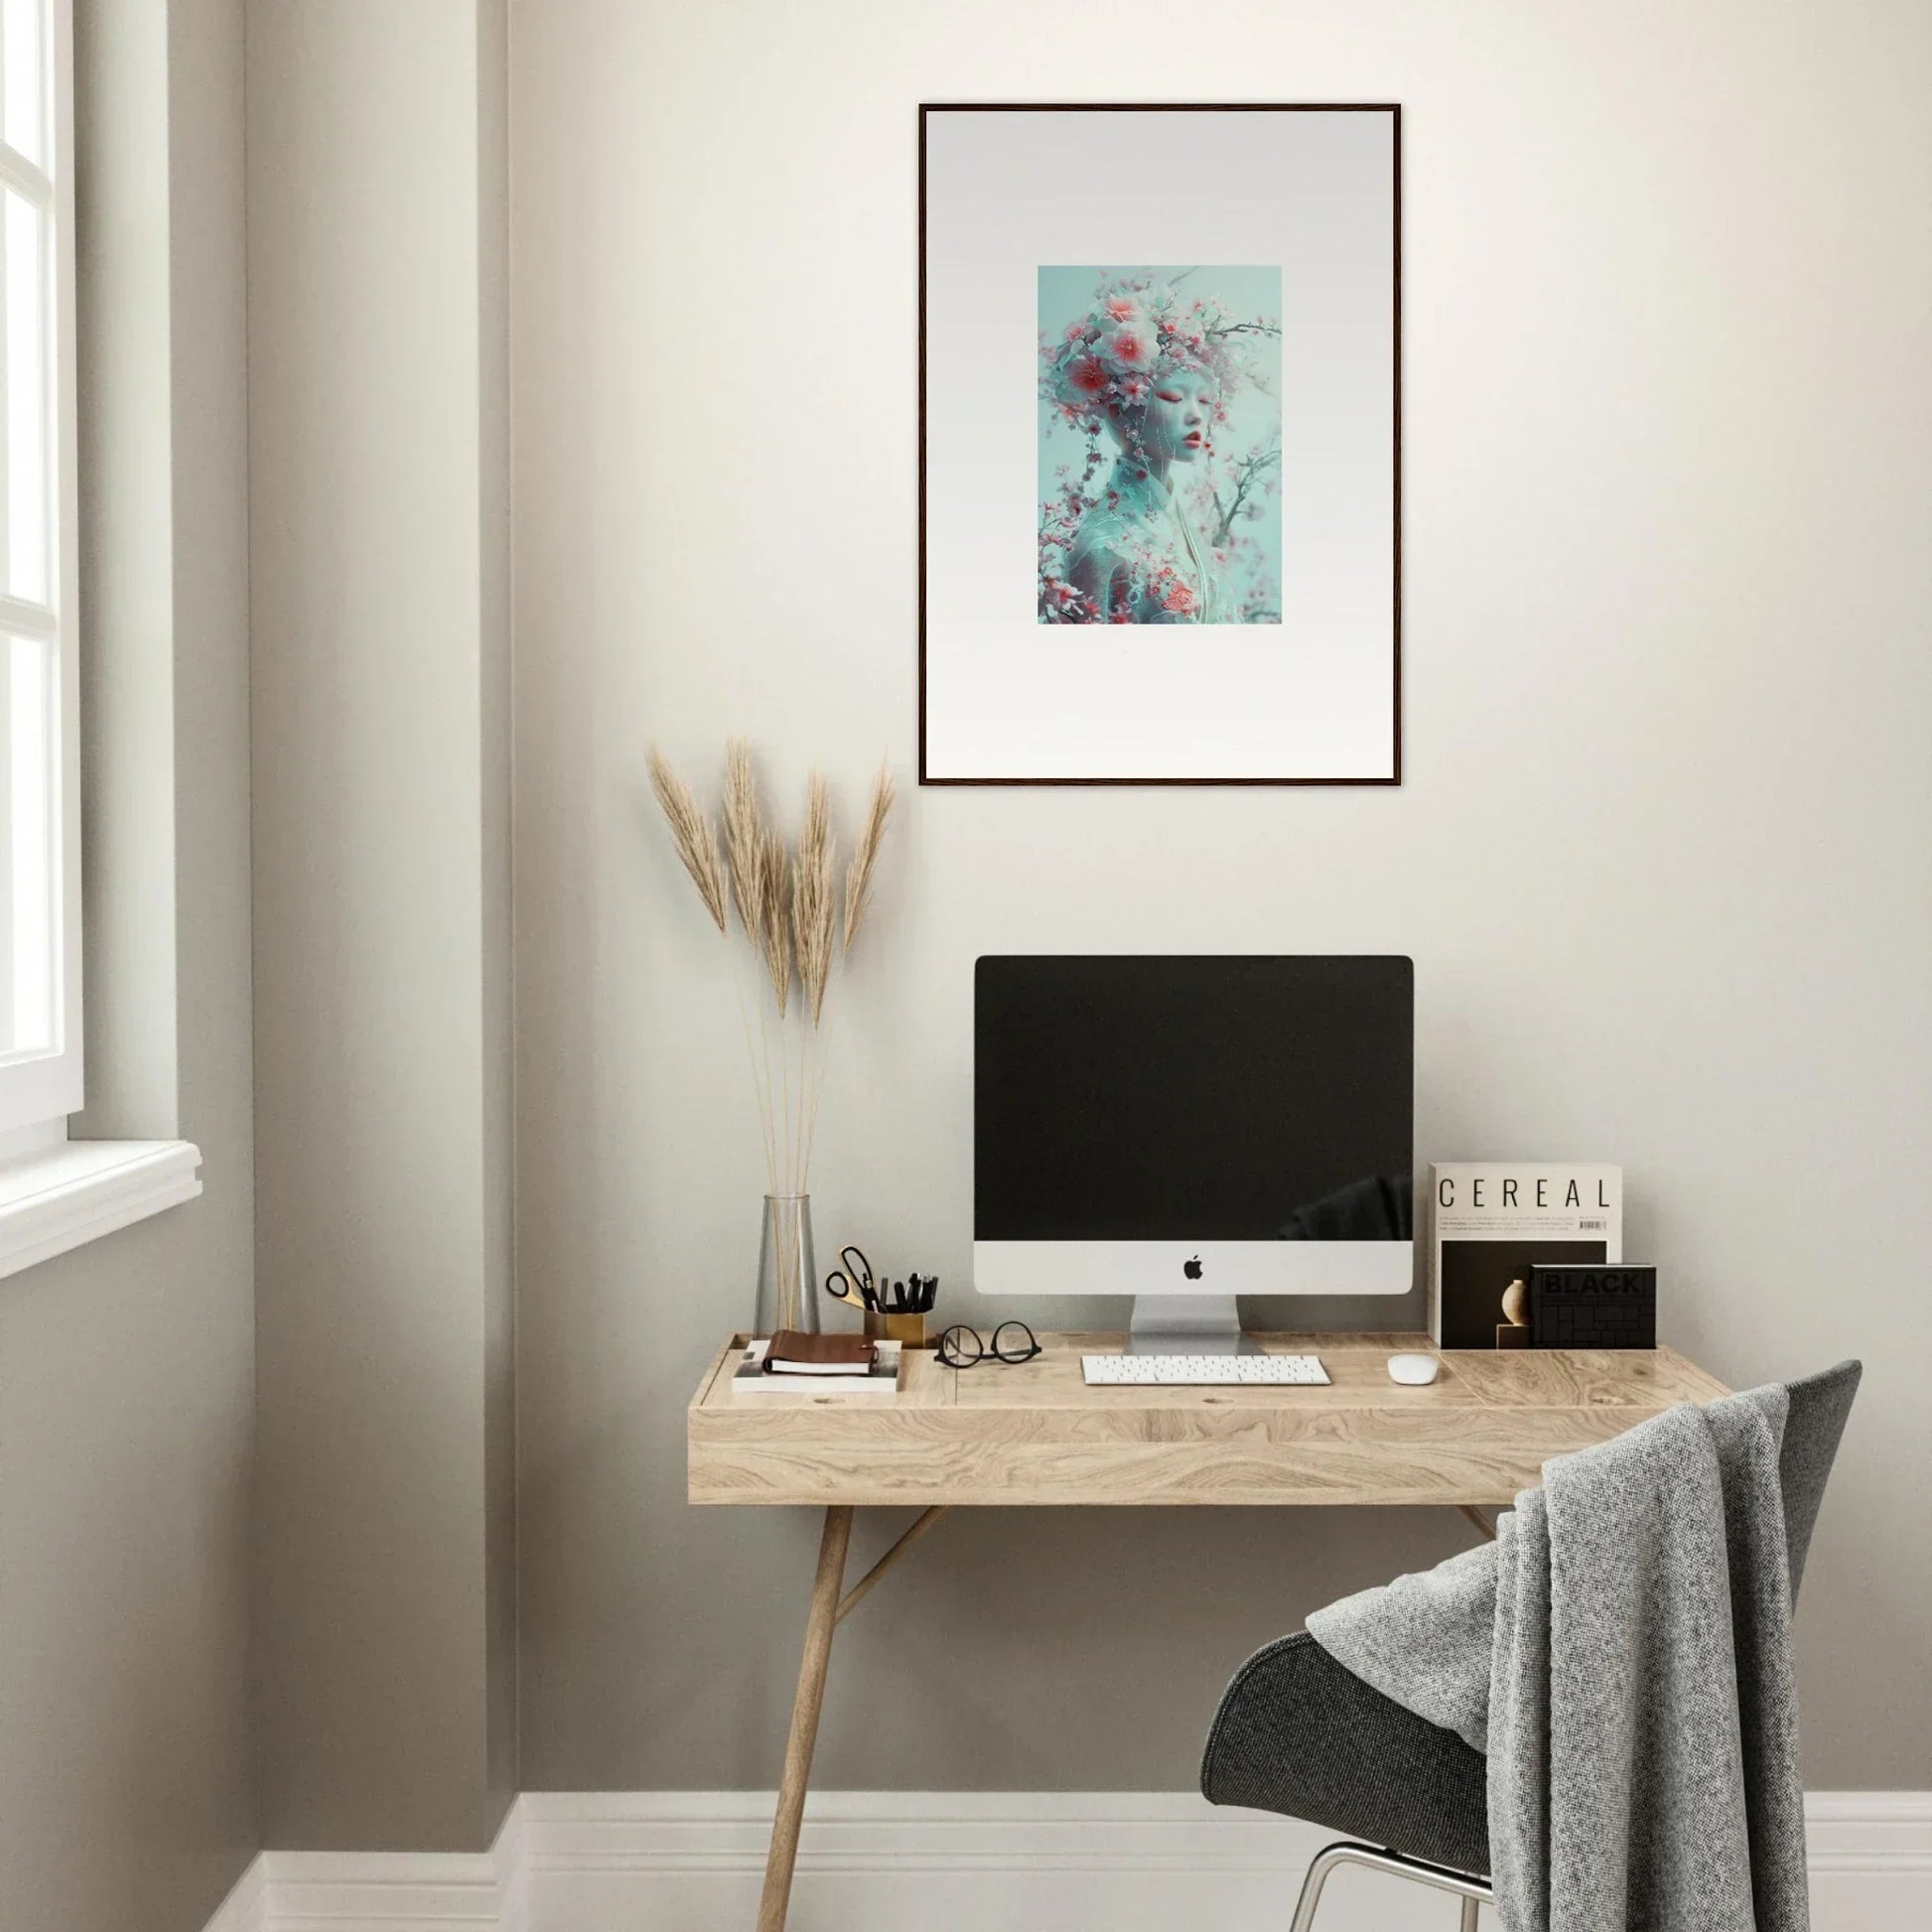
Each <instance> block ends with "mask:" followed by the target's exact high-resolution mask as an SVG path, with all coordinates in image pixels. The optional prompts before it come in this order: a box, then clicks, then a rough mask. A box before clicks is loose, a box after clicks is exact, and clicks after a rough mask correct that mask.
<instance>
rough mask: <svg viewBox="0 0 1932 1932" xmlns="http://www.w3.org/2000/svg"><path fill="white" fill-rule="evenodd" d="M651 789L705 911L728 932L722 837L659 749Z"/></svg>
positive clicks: (654, 753) (654, 751) (652, 758)
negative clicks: (720, 850) (719, 848)
mask: <svg viewBox="0 0 1932 1932" xmlns="http://www.w3.org/2000/svg"><path fill="white" fill-rule="evenodd" d="M650 788H651V790H652V791H654V792H655V793H656V794H657V802H658V804H659V805H660V806H661V807H662V808H663V812H664V819H665V822H666V823H667V824H668V825H669V826H670V828H671V841H672V843H673V844H674V845H675V846H676V847H677V856H678V857H679V858H680V859H682V860H683V861H684V870H685V871H686V872H688V873H689V874H690V875H691V883H692V885H694V886H695V887H697V889H698V897H700V898H701V899H703V900H704V909H705V910H706V911H707V912H709V913H710V914H711V919H712V923H713V924H714V925H715V926H717V928H718V930H719V931H720V932H723V931H724V930H725V870H724V866H723V864H722V863H721V862H720V860H719V857H718V835H717V833H716V832H714V831H713V830H712V829H711V821H710V820H709V819H708V818H706V817H705V815H704V813H703V812H702V811H700V810H699V809H698V801H697V799H696V798H694V797H693V796H692V795H691V787H690V786H689V785H687V784H686V783H685V782H684V780H683V779H682V778H680V777H679V776H678V775H677V773H676V772H675V771H673V770H672V769H671V767H670V766H669V765H668V764H667V763H666V762H665V761H664V755H663V754H662V753H661V752H659V751H658V750H657V749H656V747H655V746H653V747H652V748H651V754H650Z"/></svg>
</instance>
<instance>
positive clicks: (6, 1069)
mask: <svg viewBox="0 0 1932 1932" xmlns="http://www.w3.org/2000/svg"><path fill="white" fill-rule="evenodd" d="M41 26H42V34H43V37H44V39H43V45H44V48H45V54H44V57H43V61H44V67H43V81H44V92H43V97H42V102H41V115H42V127H43V130H44V136H45V147H46V151H47V152H48V154H49V156H50V157H51V161H52V168H51V172H50V171H43V170H42V169H41V168H40V167H38V166H37V165H36V164H35V163H34V162H32V161H30V160H29V159H28V158H27V157H26V156H25V155H23V154H21V153H20V152H19V151H18V150H17V149H15V148H13V147H11V146H9V145H8V144H7V142H6V141H5V139H4V135H3V134H0V183H4V185H5V187H6V188H8V189H10V190H12V191H13V192H14V193H16V194H18V195H20V196H21V197H23V199H25V200H27V201H29V202H31V203H32V204H33V205H34V206H35V207H37V208H39V209H40V211H41V215H42V229H41V237H42V238H41V246H42V249H43V251H44V253H43V269H44V270H45V268H46V267H47V266H49V265H50V261H51V266H52V269H53V273H52V274H51V275H50V274H45V273H44V276H43V285H44V287H45V289H46V292H47V305H48V311H49V312H48V313H46V314H44V315H43V318H42V327H43V330H44V332H45V334H44V340H45V342H46V344H47V347H48V350H49V360H50V363H51V369H50V374H51V377H52V380H51V382H50V384H49V388H50V392H51V393H50V394H49V396H48V398H47V400H48V404H49V405H50V406H49V408H48V416H47V420H48V422H49V424H50V426H51V427H52V430H53V435H52V437H51V439H50V443H51V447H50V450H49V453H48V454H49V461H50V462H51V464H52V466H53V470H54V475H53V478H52V485H53V486H52V487H51V488H50V489H49V490H48V492H47V494H48V502H49V508H50V511H51V519H50V520H51V522H52V525H53V528H52V530H51V532H50V535H51V539H52V541H51V542H50V545H49V552H50V555H49V565H50V569H49V579H50V581H49V585H48V591H49V605H48V606H47V608H42V607H41V606H39V605H35V604H29V603H24V602H22V601H21V600H20V599H18V598H16V597H12V596H10V595H7V594H6V593H5V592H4V591H0V634H4V635H16V636H25V637H39V638H43V639H45V640H46V641H47V642H48V643H49V644H50V645H51V646H52V648H53V652H54V657H55V664H56V667H57V670H58V676H59V690H60V716H59V721H58V728H57V729H56V730H55V731H54V732H53V733H52V734H51V738H52V743H51V744H50V747H49V757H50V765H51V772H52V777H53V783H52V785H51V786H50V790H51V791H52V792H53V794H54V796H55V797H56V798H58V800H59V808H58V810H56V811H55V812H53V813H52V814H51V815H50V822H49V843H50V846H51V848H52V849H51V851H50V853H49V863H50V871H51V880H52V883H53V889H54V897H55V901H56V904H55V912H54V916H53V918H52V920H51V924H52V928H53V941H54V953H53V961H52V969H53V982H54V984H53V1008H54V1011H53V1029H52V1031H53V1040H52V1043H51V1044H50V1045H49V1046H48V1047H46V1048H43V1049H41V1050H39V1051H34V1052H28V1053H23V1054H19V1055H10V1056H8V1057H7V1058H6V1059H4V1060H0V1135H4V1136H5V1137H6V1141H5V1142H4V1143H0V1147H7V1146H10V1147H12V1148H15V1149H21V1148H24V1147H27V1146H31V1145H33V1144H35V1143H39V1144H42V1145H47V1144H58V1143H59V1142H61V1141H64V1140H66V1139H67V1117H68V1115H69V1114H72V1113H77V1112H78V1111H79V1110H80V1107H81V1104H82V1100H83V1098H84V1095H85V1091H86V1076H85V1065H84V1043H83V1037H82V1035H83V1031H84V1030H83V1027H82V1008H81V987H80V666H79V650H78V648H77V646H78V623H77V618H78V608H79V578H80V554H79V548H80V547H79V539H78V531H77V528H76V522H77V514H78V512H77V483H76V479H75V475H74V470H75V395H74V380H75V376H74V369H75V347H74V318H73V303H74V261H73V15H72V6H71V0H42V8H41Z"/></svg>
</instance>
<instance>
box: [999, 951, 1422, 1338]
mask: <svg viewBox="0 0 1932 1932" xmlns="http://www.w3.org/2000/svg"><path fill="white" fill-rule="evenodd" d="M973 1038H974V1052H973V1279H974V1286H975V1287H976V1288H978V1289H979V1291H980V1292H981V1293H982V1294H986V1295H1034V1296H1039V1295H1132V1296H1133V1297H1134V1298H1135V1304H1134V1320H1133V1339H1132V1342H1131V1344H1130V1345H1131V1346H1133V1347H1149V1348H1154V1349H1161V1350H1167V1349H1172V1348H1177V1347H1185V1348H1187V1349H1189V1350H1192V1351H1195V1352H1203V1351H1209V1350H1216V1349H1219V1350H1227V1349H1232V1348H1236V1347H1238V1346H1239V1343H1240V1321H1239V1318H1238V1316H1237V1314H1236V1311H1235V1302H1234V1298H1235V1297H1236V1296H1237V1295H1401V1294H1403V1293H1405V1292H1406V1291H1407V1290H1408V1288H1409V1287H1410V1284H1411V1282H1412V1280H1413V1276H1414V1252H1413V1236H1412V1221H1413V1188H1414V1179H1413V1173H1414V1159H1413V1145H1412V1143H1413V1117H1414V1082H1415V969H1414V966H1413V965H1412V963H1411V962H1410V961H1409V960H1407V959H1403V958H1391V957H1347V956H1334V957H1324V956H1307V957H1302V956H1289V957H1279V958H1275V957H1266V956H1245V955H1244V956H1232V957H1214V956H1190V955H1173V956H1165V957H1135V956H1117V955H1102V956H1096V955H1085V956H1078V955H1055V956H1034V957H1023V956H1012V955H1002V956H989V957H986V958H982V959H981V960H980V961H979V963H978V967H977V971H976V976H975V984H974V1002H973Z"/></svg>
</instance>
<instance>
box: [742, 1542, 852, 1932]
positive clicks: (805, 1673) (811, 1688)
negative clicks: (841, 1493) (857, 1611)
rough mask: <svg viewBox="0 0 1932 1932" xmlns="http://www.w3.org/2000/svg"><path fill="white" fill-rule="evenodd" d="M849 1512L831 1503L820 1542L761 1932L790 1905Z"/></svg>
mask: <svg viewBox="0 0 1932 1932" xmlns="http://www.w3.org/2000/svg"><path fill="white" fill-rule="evenodd" d="M851 1541H852V1511H851V1509H850V1508H848V1507H847V1506H845V1505H843V1504H834V1505H833V1506H832V1507H831V1508H830V1509H828V1510H827V1511H826V1512H825V1534H824V1535H823V1536H822V1537H821V1538H820V1539H819V1544H818V1575H817V1577H816V1578H815V1579H814V1580H813V1583H812V1607H811V1611H810V1613H809V1614H808V1615H807V1616H806V1618H805V1654H804V1656H803V1657H802V1658H801V1659H800V1660H799V1664H798V1695H797V1696H796V1697H795V1698H794V1699H793V1700H792V1704H791V1730H790V1733H789V1734H788V1735H787V1736H786V1738H785V1768H784V1774H783V1776H781V1777H780V1778H779V1780H778V1812H777V1816H776V1817H775V1818H773V1819H772V1821H771V1850H770V1852H769V1853H768V1854H767V1856H766V1858H765V1861H764V1896H763V1897H762V1898H761V1899H760V1900H759V1932H784V1927H785V1913H786V1911H787V1910H788V1908H789V1907H790V1904H791V1867H792V1865H793V1864H794V1863H796V1862H797V1858H798V1827H799V1825H800V1824H801V1822H802V1821H803V1819H804V1816H805V1786H806V1784H807V1783H808V1782H809V1781H810V1779H811V1774H812V1746H813V1745H814V1744H816V1743H817V1742H818V1713H819V1707H820V1706H821V1705H822V1704H823V1703H824V1701H825V1667H826V1665H827V1664H828V1663H830V1662H831V1658H832V1628H833V1625H834V1624H836V1623H837V1622H838V1620H839V1589H840V1587H841V1586H842V1585H843V1584H844V1582H845V1553H846V1547H847V1545H848V1544H850V1543H851Z"/></svg>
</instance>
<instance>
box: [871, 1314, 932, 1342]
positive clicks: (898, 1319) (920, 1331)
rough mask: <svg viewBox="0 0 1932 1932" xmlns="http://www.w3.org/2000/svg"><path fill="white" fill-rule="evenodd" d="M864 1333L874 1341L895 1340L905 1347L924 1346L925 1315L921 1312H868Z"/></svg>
mask: <svg viewBox="0 0 1932 1932" xmlns="http://www.w3.org/2000/svg"><path fill="white" fill-rule="evenodd" d="M866 1333H867V1334H869V1335H870V1336H871V1337H872V1338H873V1340H874V1341H897V1342H901V1343H903V1344H904V1345H905V1346H906V1347H907V1348H923V1347H924V1346H925V1316H924V1315H922V1314H868V1315H867V1316H866Z"/></svg>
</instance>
